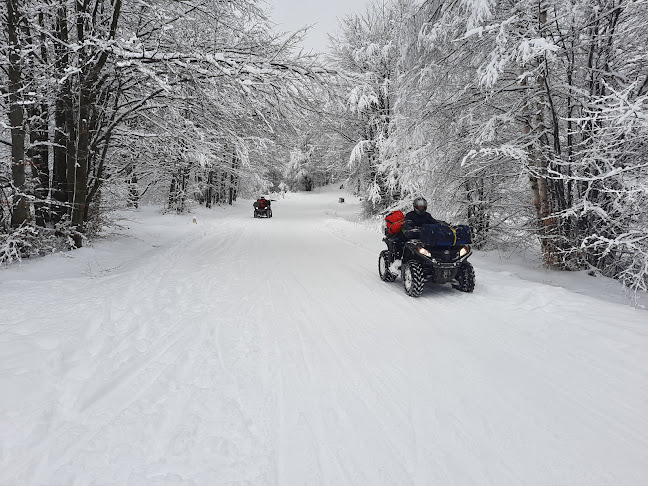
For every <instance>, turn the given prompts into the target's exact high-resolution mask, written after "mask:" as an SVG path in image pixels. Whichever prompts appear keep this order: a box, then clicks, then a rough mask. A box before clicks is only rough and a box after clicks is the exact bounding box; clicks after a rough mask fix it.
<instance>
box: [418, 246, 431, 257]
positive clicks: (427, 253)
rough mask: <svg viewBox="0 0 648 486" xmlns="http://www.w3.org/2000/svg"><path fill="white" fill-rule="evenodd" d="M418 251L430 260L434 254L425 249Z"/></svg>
mask: <svg viewBox="0 0 648 486" xmlns="http://www.w3.org/2000/svg"><path fill="white" fill-rule="evenodd" d="M418 251H419V253H420V254H421V255H425V256H426V257H428V258H432V253H430V252H429V251H427V250H426V249H425V248H423V247H420V248H419V249H418Z"/></svg>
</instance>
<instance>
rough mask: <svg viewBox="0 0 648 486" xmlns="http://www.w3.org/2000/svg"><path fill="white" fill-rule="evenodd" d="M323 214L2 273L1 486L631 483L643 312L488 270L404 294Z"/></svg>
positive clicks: (547, 277)
mask: <svg viewBox="0 0 648 486" xmlns="http://www.w3.org/2000/svg"><path fill="white" fill-rule="evenodd" d="M339 195H340V194H338V193H337V192H333V191H325V192H322V193H320V194H311V195H299V194H298V195H292V196H291V197H290V198H288V199H285V200H281V201H277V202H276V203H274V205H273V208H274V215H275V217H274V218H272V219H268V220H257V219H253V218H252V207H251V202H249V201H239V203H238V205H237V206H235V207H234V208H218V209H215V210H213V211H208V210H197V212H196V215H197V219H198V224H193V223H192V218H191V216H173V215H167V216H163V215H160V214H157V213H156V212H155V211H154V210H152V209H145V210H142V211H140V212H137V213H135V212H134V213H129V215H130V217H132V219H133V220H132V221H131V222H129V223H128V226H129V228H128V229H125V230H123V231H121V233H123V234H122V235H113V236H110V237H109V238H107V240H105V241H99V242H96V243H95V244H94V247H87V248H83V249H81V250H79V251H75V252H71V253H67V254H58V255H51V256H49V257H47V258H44V259H39V260H32V261H26V262H25V263H24V264H23V265H22V267H21V268H19V267H17V266H14V267H11V268H9V269H2V270H0V299H1V305H0V485H3V486H4V485H7V486H14V485H20V486H24V485H48V486H54V485H61V486H72V485H84V486H86V485H116V484H119V485H133V486H143V485H180V486H188V485H221V484H250V485H306V484H308V485H335V486H337V485H372V486H374V485H399V486H400V485H405V484H413V485H443V486H447V485H480V486H483V485H493V486H505V485H515V486H519V485H538V486H545V485H569V486H575V485H583V486H585V485H586V486H592V485H615V486H617V485H624V486H641V485H645V484H648V414H647V413H646V412H647V411H648V312H647V311H646V310H642V309H637V308H633V307H631V306H629V305H627V304H625V303H624V297H623V296H622V295H620V294H618V287H617V286H615V285H614V284H611V283H610V281H609V280H605V279H595V278H592V277H587V276H586V275H583V274H574V275H569V276H567V277H565V276H564V274H555V273H552V274H549V273H547V272H543V271H539V270H533V269H532V268H531V267H530V265H529V264H528V263H527V264H524V263H523V262H522V263H521V262H512V261H500V260H499V259H498V258H496V257H495V256H494V255H481V256H480V255H476V256H475V258H474V259H473V262H474V263H475V266H476V273H477V287H476V289H475V292H474V293H473V294H463V293H460V292H457V291H455V290H453V289H452V288H450V287H447V286H444V287H428V288H426V290H425V291H424V293H423V295H422V296H421V297H420V298H418V299H412V298H410V297H408V296H407V295H406V294H405V293H404V292H403V290H402V287H401V281H400V279H398V280H397V281H396V282H394V283H392V284H387V283H384V282H382V281H381V280H380V279H379V278H378V275H377V255H378V252H379V251H380V250H381V249H382V246H383V244H382V242H381V237H380V235H379V234H378V233H377V232H375V231H372V230H371V229H370V228H368V227H367V226H366V225H362V224H358V223H355V222H353V221H354V217H353V215H354V214H355V211H357V202H356V201H353V200H352V198H349V197H348V196H346V197H347V203H345V204H338V203H337V198H338V196H339ZM588 279H589V280H588Z"/></svg>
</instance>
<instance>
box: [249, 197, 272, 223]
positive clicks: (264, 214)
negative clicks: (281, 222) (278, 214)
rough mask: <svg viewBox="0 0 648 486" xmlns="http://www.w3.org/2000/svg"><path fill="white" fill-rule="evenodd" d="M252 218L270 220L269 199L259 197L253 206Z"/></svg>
mask: <svg viewBox="0 0 648 486" xmlns="http://www.w3.org/2000/svg"><path fill="white" fill-rule="evenodd" d="M252 206H254V217H255V218H272V209H271V208H270V199H266V198H265V197H264V196H261V197H260V198H259V199H257V200H256V201H255V202H254V204H252Z"/></svg>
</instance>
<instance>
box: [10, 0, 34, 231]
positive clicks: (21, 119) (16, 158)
mask: <svg viewBox="0 0 648 486" xmlns="http://www.w3.org/2000/svg"><path fill="white" fill-rule="evenodd" d="M19 7H20V5H19V0H7V36H8V39H9V64H8V67H7V74H8V78H9V85H8V90H9V124H10V125H11V180H12V184H13V190H14V198H13V204H12V213H11V226H12V227H14V228H16V227H18V226H20V225H21V224H23V223H24V222H25V221H27V220H28V219H29V201H28V199H27V195H26V194H25V192H26V190H27V187H26V186H25V162H26V160H25V112H24V108H23V104H22V101H23V100H22V96H23V93H22V90H23V84H22V59H21V56H20V49H21V46H20V42H19V39H18V36H19V32H20V27H19V23H20V22H21V19H20V15H21V14H20V12H19Z"/></svg>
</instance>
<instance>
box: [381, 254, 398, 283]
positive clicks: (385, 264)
mask: <svg viewBox="0 0 648 486" xmlns="http://www.w3.org/2000/svg"><path fill="white" fill-rule="evenodd" d="M391 264H392V259H391V256H390V255H389V252H388V251H387V250H383V251H381V252H380V256H379V257H378V273H379V274H380V278H381V279H382V280H383V281H384V282H393V281H394V280H396V277H398V275H397V274H395V273H392V271H391V270H390V269H389V267H390V265H391Z"/></svg>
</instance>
